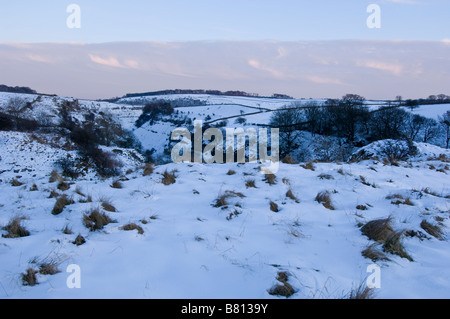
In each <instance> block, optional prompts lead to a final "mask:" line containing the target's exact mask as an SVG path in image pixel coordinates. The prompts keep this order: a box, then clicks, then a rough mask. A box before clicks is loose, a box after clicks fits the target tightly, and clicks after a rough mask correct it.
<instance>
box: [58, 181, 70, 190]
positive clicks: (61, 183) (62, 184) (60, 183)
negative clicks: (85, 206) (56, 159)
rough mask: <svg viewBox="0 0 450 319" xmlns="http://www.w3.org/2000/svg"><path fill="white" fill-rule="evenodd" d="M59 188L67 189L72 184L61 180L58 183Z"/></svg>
mask: <svg viewBox="0 0 450 319" xmlns="http://www.w3.org/2000/svg"><path fill="white" fill-rule="evenodd" d="M56 188H57V189H59V190H60V191H63V192H64V191H66V190H68V189H69V188H70V184H69V183H67V182H64V181H61V182H59V183H58V186H56Z"/></svg>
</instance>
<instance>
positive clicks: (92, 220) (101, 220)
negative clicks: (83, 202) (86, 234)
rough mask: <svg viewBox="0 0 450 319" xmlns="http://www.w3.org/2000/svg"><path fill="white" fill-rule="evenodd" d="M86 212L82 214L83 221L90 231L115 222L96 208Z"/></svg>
mask: <svg viewBox="0 0 450 319" xmlns="http://www.w3.org/2000/svg"><path fill="white" fill-rule="evenodd" d="M88 214H89V215H88ZM88 214H84V215H83V223H84V225H85V226H86V228H88V229H89V230H90V231H96V230H100V229H103V227H104V226H106V225H108V224H110V223H115V222H116V221H114V220H112V219H111V218H110V217H109V216H108V215H106V214H105V213H100V212H99V210H98V209H93V210H91V211H90V212H88Z"/></svg>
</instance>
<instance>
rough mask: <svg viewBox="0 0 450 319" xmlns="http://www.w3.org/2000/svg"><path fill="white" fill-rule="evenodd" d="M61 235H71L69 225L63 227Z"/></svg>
mask: <svg viewBox="0 0 450 319" xmlns="http://www.w3.org/2000/svg"><path fill="white" fill-rule="evenodd" d="M62 232H63V234H66V235H72V234H73V232H72V229H71V228H70V227H69V225H66V226H64V228H63V229H62Z"/></svg>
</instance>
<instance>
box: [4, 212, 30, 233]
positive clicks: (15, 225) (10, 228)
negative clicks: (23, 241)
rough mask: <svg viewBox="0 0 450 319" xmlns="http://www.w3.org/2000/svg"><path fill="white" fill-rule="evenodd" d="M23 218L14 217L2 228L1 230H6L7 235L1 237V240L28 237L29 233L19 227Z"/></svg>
mask: <svg viewBox="0 0 450 319" xmlns="http://www.w3.org/2000/svg"><path fill="white" fill-rule="evenodd" d="M23 219H25V218H24V217H15V218H13V219H12V220H11V221H10V222H9V223H8V225H6V226H4V227H3V228H2V229H3V230H6V231H7V232H8V233H7V234H6V235H2V237H3V238H19V237H26V236H30V232H29V231H28V230H26V229H25V227H23V226H22V225H21V222H22V220H23Z"/></svg>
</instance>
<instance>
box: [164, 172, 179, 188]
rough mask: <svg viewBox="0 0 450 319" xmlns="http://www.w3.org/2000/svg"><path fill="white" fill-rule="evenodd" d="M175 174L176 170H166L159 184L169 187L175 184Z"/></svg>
mask: <svg viewBox="0 0 450 319" xmlns="http://www.w3.org/2000/svg"><path fill="white" fill-rule="evenodd" d="M176 172H177V170H173V171H171V172H168V171H167V170H165V171H164V173H163V174H162V175H163V178H162V180H161V183H163V184H164V185H166V186H167V185H170V184H175V182H176V175H175V173H176Z"/></svg>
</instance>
